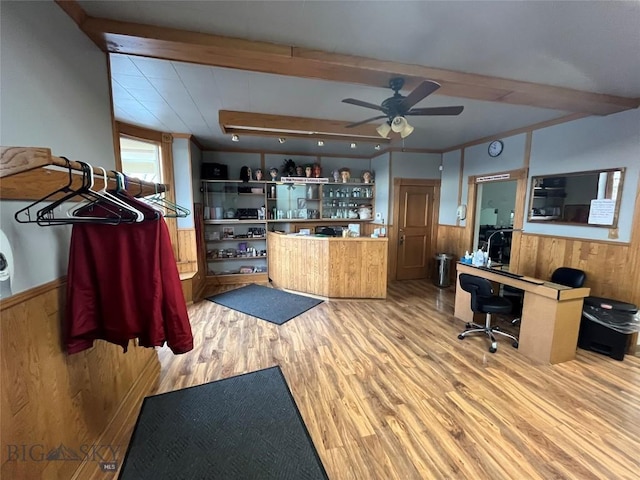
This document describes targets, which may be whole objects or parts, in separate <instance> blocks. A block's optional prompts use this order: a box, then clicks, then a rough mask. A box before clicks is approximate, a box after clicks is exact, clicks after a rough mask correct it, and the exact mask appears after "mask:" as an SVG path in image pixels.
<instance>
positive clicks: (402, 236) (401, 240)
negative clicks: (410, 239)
mask: <svg viewBox="0 0 640 480" xmlns="http://www.w3.org/2000/svg"><path fill="white" fill-rule="evenodd" d="M403 244H404V235H400V245H403Z"/></svg>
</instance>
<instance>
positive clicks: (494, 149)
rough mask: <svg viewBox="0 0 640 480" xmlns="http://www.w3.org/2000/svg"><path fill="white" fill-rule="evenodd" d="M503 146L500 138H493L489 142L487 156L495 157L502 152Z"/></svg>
mask: <svg viewBox="0 0 640 480" xmlns="http://www.w3.org/2000/svg"><path fill="white" fill-rule="evenodd" d="M503 148H504V143H502V141H501V140H494V141H493V142H491V143H490V144H489V156H490V157H497V156H498V155H500V154H501V153H502V149H503Z"/></svg>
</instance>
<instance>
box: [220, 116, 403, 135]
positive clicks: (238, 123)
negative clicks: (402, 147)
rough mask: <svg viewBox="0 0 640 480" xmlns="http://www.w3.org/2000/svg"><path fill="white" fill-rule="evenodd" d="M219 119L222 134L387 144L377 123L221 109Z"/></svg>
mask: <svg viewBox="0 0 640 480" xmlns="http://www.w3.org/2000/svg"><path fill="white" fill-rule="evenodd" d="M218 122H219V123H220V128H221V129H222V131H223V132H224V133H227V134H231V133H236V134H238V135H242V134H243V133H244V134H245V135H247V134H249V133H251V134H252V135H263V136H273V137H290V138H317V139H323V140H326V139H332V140H342V141H344V142H351V141H353V142H358V141H359V142H373V143H389V142H390V140H389V139H385V138H383V137H381V136H380V135H378V132H376V127H377V125H379V124H380V123H382V120H380V122H378V123H377V124H372V123H366V124H363V125H358V126H357V127H353V128H346V126H347V125H349V123H351V122H344V121H339V120H325V119H320V118H307V117H293V116H286V115H269V114H265V113H254V112H237V111H231V110H220V111H219V112H218Z"/></svg>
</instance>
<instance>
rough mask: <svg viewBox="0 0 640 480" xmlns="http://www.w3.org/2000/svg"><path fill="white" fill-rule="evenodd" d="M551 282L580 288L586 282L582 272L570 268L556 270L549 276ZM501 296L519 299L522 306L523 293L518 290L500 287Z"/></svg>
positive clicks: (584, 274)
mask: <svg viewBox="0 0 640 480" xmlns="http://www.w3.org/2000/svg"><path fill="white" fill-rule="evenodd" d="M550 281H551V282H553V283H558V284H560V285H564V286H565V287H571V288H580V287H582V286H584V282H586V281H587V274H586V273H584V271H582V270H579V269H577V268H571V267H559V268H556V269H555V270H554V271H553V273H552V274H551V280H550ZM502 291H503V294H504V295H506V296H513V297H517V298H518V299H519V303H520V304H522V299H523V297H524V292H523V291H522V290H520V289H519V288H514V287H510V286H509V285H505V286H503V287H502ZM519 321H520V318H519V317H518V318H514V319H513V320H512V321H511V323H512V324H514V325H515V324H516V323H518V322H519Z"/></svg>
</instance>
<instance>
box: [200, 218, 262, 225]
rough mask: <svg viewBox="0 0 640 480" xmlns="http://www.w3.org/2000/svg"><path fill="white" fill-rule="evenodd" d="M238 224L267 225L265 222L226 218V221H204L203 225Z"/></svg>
mask: <svg viewBox="0 0 640 480" xmlns="http://www.w3.org/2000/svg"><path fill="white" fill-rule="evenodd" d="M240 223H267V221H266V220H258V219H257V218H256V219H251V220H239V219H234V218H228V219H220V220H205V221H204V224H205V225H237V224H240Z"/></svg>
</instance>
